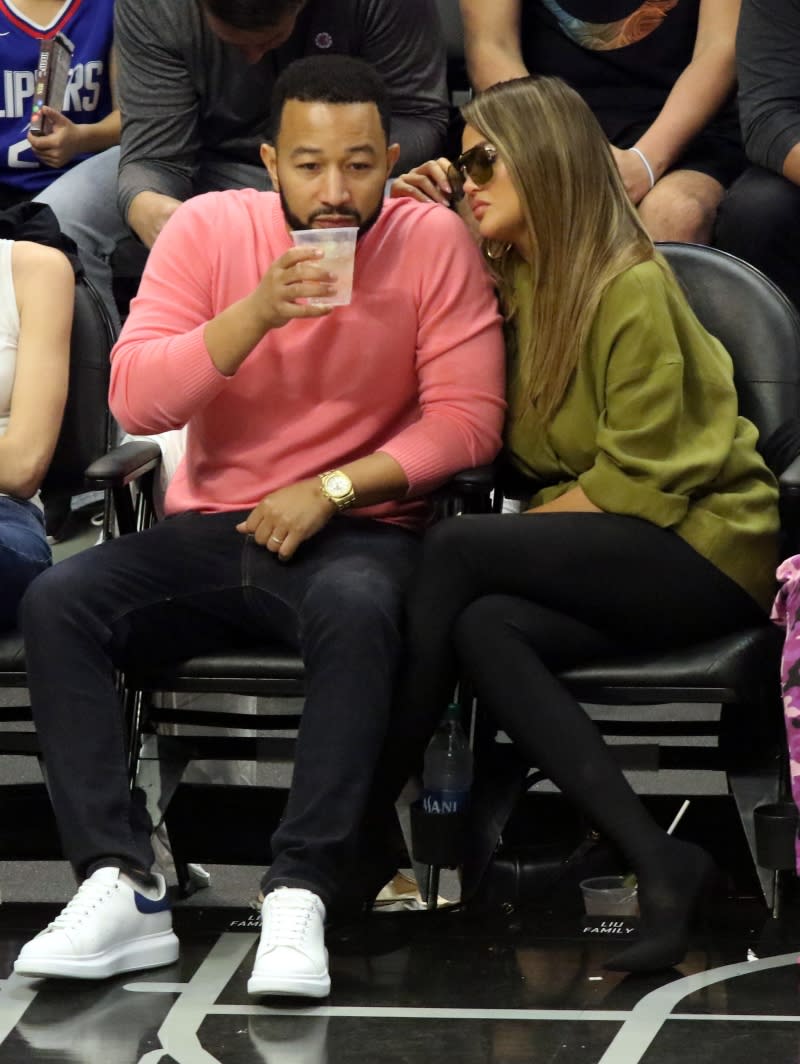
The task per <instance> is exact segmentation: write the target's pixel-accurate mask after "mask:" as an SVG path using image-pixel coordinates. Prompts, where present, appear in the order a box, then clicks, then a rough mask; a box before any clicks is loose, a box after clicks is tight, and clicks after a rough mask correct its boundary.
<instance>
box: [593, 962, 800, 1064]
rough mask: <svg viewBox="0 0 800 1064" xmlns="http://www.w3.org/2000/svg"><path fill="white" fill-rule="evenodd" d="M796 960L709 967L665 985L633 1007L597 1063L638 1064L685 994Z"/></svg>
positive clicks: (783, 965)
mask: <svg viewBox="0 0 800 1064" xmlns="http://www.w3.org/2000/svg"><path fill="white" fill-rule="evenodd" d="M796 961H797V952H796V951H795V952H792V953H781V954H780V955H778V956H777V957H764V958H762V959H761V960H758V961H742V962H740V963H739V964H726V965H724V966H723V967H722V968H711V969H709V971H707V972H698V973H697V974H696V975H688V976H686V978H684V979H677V980H676V981H675V982H674V983H667V984H666V986H661V987H659V988H658V989H657V990H653V991H652V992H651V993H649V994H646V995H645V997H643V998H642V999H641V1001H639V1002H638V1003H637V1004H636V1005H635V1006H634V1008H633V1010H632V1012H631V1014H630V1016H629V1018H628V1019H627V1020H626V1021H625V1023H624V1024H623V1025H622V1027H621V1028H620V1030H619V1031H618V1032H617V1034H616V1036H615V1038H614V1040H613V1041H612V1043H611V1045H610V1046H609V1047H608V1049H607V1050H606V1051H605V1053H604V1054H603V1056H602V1057H601V1058H600V1060H599V1062H598V1064H639V1061H641V1059H642V1057H643V1056H644V1054H645V1053H646V1052H647V1050H648V1048H649V1046H650V1044H651V1043H652V1041H653V1039H654V1038H655V1037H656V1035H657V1034H658V1032H659V1031H660V1030H661V1028H662V1026H663V1025H664V1021H665V1020H667V1019H668V1018H669V1016H670V1013H671V1012H672V1010H673V1008H674V1007H675V1006H676V1005H677V1004H678V1002H679V1001H682V1000H683V998H685V997H686V996H687V995H688V994H693V993H694V992H695V991H696V990H702V989H703V988H704V987H707V986H712V985H713V984H714V983H722V982H724V981H725V980H726V979H736V978H737V977H738V976H741V975H752V974H753V973H754V972H765V971H769V969H770V968H784V967H786V966H787V965H789V964H795V962H796Z"/></svg>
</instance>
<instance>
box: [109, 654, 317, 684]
mask: <svg viewBox="0 0 800 1064" xmlns="http://www.w3.org/2000/svg"><path fill="white" fill-rule="evenodd" d="M304 677H305V668H304V666H303V659H302V658H301V657H300V655H299V654H298V653H297V652H296V651H294V650H290V649H288V648H281V647H277V646H266V647H252V648H249V649H242V648H239V649H237V650H229V651H218V652H217V653H214V654H200V655H197V656H196V657H192V658H187V659H186V660H185V661H179V662H168V663H166V664H161V665H152V666H142V665H137V666H135V667H133V668H129V669H126V670H125V681H126V683H127V684H128V686H130V687H133V688H136V689H137V690H140V691H209V692H230V693H231V694H250V695H264V696H273V697H277V696H280V695H286V696H290V695H301V694H302V693H303V681H304Z"/></svg>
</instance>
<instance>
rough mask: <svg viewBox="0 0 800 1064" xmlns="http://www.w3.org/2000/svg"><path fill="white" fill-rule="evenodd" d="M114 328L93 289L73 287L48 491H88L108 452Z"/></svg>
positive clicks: (81, 285) (80, 284) (82, 285)
mask: <svg viewBox="0 0 800 1064" xmlns="http://www.w3.org/2000/svg"><path fill="white" fill-rule="evenodd" d="M113 343H114V328H113V326H112V324H111V322H110V320H109V318H108V315H107V313H106V310H105V307H104V306H103V303H102V301H101V299H100V297H99V296H98V294H97V291H96V289H95V288H93V287H92V285H91V284H90V283H89V282H88V281H86V280H81V281H78V283H77V284H76V285H75V310H74V314H73V320H72V336H71V339H70V365H69V392H68V395H67V405H66V408H65V410H64V420H63V422H62V424H61V433H60V435H59V437H58V443H57V444H56V450H55V454H54V455H53V460H52V462H51V463H50V468H49V470H48V472H47V476H46V477H45V481H44V486H45V487H46V488H47V489H50V490H52V491H54V492H63V493H64V494H69V495H77V494H78V493H79V492H81V491H83V489H84V486H85V480H84V472H85V470H86V469H87V467H88V466H89V465H90V464H91V463H92V462H93V461H94V460H95V459H96V458H97V457H98V455H101V454H104V453H105V452H106V451H107V450H108V443H109V440H108V433H109V414H108V378H109V370H110V360H109V355H110V353H111V348H112V346H113Z"/></svg>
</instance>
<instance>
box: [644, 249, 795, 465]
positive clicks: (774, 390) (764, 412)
mask: <svg viewBox="0 0 800 1064" xmlns="http://www.w3.org/2000/svg"><path fill="white" fill-rule="evenodd" d="M658 250H659V251H660V252H661V253H662V254H663V255H664V257H665V258H666V259H667V261H668V262H669V264H670V266H671V267H672V269H673V270H674V271H675V273H676V275H677V276H678V278H679V280H680V281H681V283H682V285H683V287H684V290H685V292H686V295H687V298H688V300H689V303H690V304H691V306H692V309H693V310H694V312H695V314H696V315H697V317H698V318H699V319H700V321H701V322H702V323H703V325H704V326H705V327H706V328H707V329H708V331H709V332H710V333H712V334H713V335H714V336H716V337H717V338H718V339H719V340H720V341H721V342H722V343H723V344H724V345H725V347H726V348H727V349H728V351H729V352H730V355H731V358H732V359H733V365H734V376H735V380H736V390H737V393H738V395H739V410H740V413H741V414H743V415H744V417H746V418H748V419H749V420H750V421H752V422H753V423H754V424H755V425H756V427H757V428H758V430H759V435H760V441H761V443H762V444H763V443H764V442H765V441H766V440H768V439H769V437H770V436H771V435H772V433H773V432H775V430H776V429H777V428H779V426H781V425H783V424H784V423H785V422H787V421H789V420H790V419H792V418H796V417H797V412H798V410H799V409H800V354H799V353H800V316H798V313H797V311H796V310H795V308H794V306H793V304H792V303H791V302H790V301H789V299H788V298H787V297H786V296H785V295H784V294H783V292H781V291H780V289H779V288H777V287H776V285H774V284H773V283H772V281H770V280H769V278H767V277H765V276H764V274H762V273H760V272H759V271H758V270H756V269H755V268H754V267H752V266H750V265H749V264H748V263H746V262H743V261H742V260H741V259H737V258H736V257H735V256H733V255H729V254H727V252H724V251H719V250H717V249H716V248H709V247H705V246H703V245H699V244H671V243H670V244H667V243H664V244H659V245H658Z"/></svg>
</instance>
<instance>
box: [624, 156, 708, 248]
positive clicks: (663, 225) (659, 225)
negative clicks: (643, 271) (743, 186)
mask: <svg viewBox="0 0 800 1064" xmlns="http://www.w3.org/2000/svg"><path fill="white" fill-rule="evenodd" d="M723 191H724V190H723V188H722V186H721V185H720V184H719V182H718V181H715V180H714V179H713V178H711V177H708V176H707V175H706V174H700V173H694V172H691V171H675V172H673V173H671V174H667V176H666V177H665V178H662V180H661V181H659V182H658V183H657V184H656V186H655V188H654V189H653V190H652V192H649V193H648V194H647V195H646V196H645V198H644V199H643V200H642V202H641V203H640V204H639V216H640V217H641V219H642V222H643V223H644V226H645V228H646V229H647V231H648V233H649V234H650V236H651V237H652V239H653V240H675V241H680V242H681V243H685V244H709V243H710V242H711V235H712V233H713V230H714V222H715V219H716V216H717V208H718V207H719V204H720V200H721V199H722V195H723Z"/></svg>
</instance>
